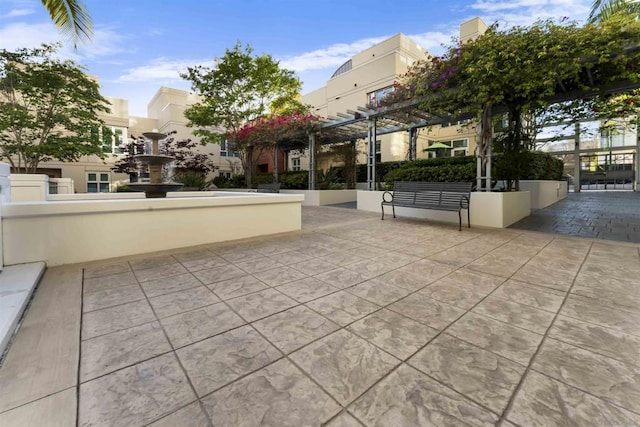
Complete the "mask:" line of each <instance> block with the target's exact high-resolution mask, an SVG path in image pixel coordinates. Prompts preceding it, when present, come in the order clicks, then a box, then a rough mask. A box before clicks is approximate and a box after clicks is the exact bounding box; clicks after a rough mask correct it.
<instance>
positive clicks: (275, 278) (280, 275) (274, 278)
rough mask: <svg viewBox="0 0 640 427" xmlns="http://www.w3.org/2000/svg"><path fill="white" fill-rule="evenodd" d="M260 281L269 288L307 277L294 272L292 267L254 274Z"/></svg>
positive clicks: (296, 271)
mask: <svg viewBox="0 0 640 427" xmlns="http://www.w3.org/2000/svg"><path fill="white" fill-rule="evenodd" d="M254 276H256V277H257V278H258V279H260V280H262V281H263V282H264V283H266V284H267V285H269V286H279V285H284V284H285V283H289V282H293V281H294V280H300V279H304V278H305V277H307V275H306V274H304V273H302V272H300V271H298V270H294V269H293V268H291V267H279V268H273V269H271V270H267V271H261V272H259V273H256V274H254Z"/></svg>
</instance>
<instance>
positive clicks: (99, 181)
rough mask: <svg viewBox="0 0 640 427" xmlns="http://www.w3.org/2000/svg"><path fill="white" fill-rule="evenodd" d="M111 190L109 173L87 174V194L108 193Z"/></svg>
mask: <svg viewBox="0 0 640 427" xmlns="http://www.w3.org/2000/svg"><path fill="white" fill-rule="evenodd" d="M109 190H110V179H109V172H88V173H87V193H108V192H109Z"/></svg>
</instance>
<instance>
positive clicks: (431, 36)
mask: <svg viewBox="0 0 640 427" xmlns="http://www.w3.org/2000/svg"><path fill="white" fill-rule="evenodd" d="M457 35H458V31H457V29H456V31H453V32H451V33H443V32H442V31H429V32H426V33H420V34H409V35H407V37H409V38H410V39H411V40H413V41H414V42H416V43H418V46H420V47H421V48H423V49H424V50H426V51H427V52H429V53H431V54H435V55H439V54H441V53H442V52H443V48H442V46H443V45H445V46H446V45H447V44H449V43H451V39H452V38H453V37H456V36H457Z"/></svg>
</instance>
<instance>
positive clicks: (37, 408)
mask: <svg viewBox="0 0 640 427" xmlns="http://www.w3.org/2000/svg"><path fill="white" fill-rule="evenodd" d="M76 400H77V398H76V389H75V387H72V388H68V389H66V390H63V391H60V392H58V393H55V394H51V395H48V396H46V397H43V398H42V399H38V400H35V401H33V402H30V403H27V404H25V405H22V406H18V407H17V408H14V409H11V410H9V411H6V412H1V413H0V426H2V427H26V426H75V425H76V407H77V402H76Z"/></svg>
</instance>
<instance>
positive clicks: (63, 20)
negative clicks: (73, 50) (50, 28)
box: [42, 0, 93, 47]
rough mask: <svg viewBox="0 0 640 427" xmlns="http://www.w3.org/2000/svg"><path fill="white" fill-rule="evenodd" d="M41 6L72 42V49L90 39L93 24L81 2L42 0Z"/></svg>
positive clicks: (72, 0)
mask: <svg viewBox="0 0 640 427" xmlns="http://www.w3.org/2000/svg"><path fill="white" fill-rule="evenodd" d="M42 5H43V6H44V7H45V9H47V12H49V15H51V19H52V20H53V23H54V24H55V25H56V26H57V27H58V28H59V29H60V30H61V31H62V33H63V34H65V35H66V36H68V37H69V38H70V39H71V41H73V46H74V47H77V45H78V42H79V41H81V42H86V41H89V40H90V39H91V35H92V34H93V22H92V21H91V16H90V15H89V12H88V11H87V9H86V7H85V6H84V3H83V2H82V1H80V0H42Z"/></svg>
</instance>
